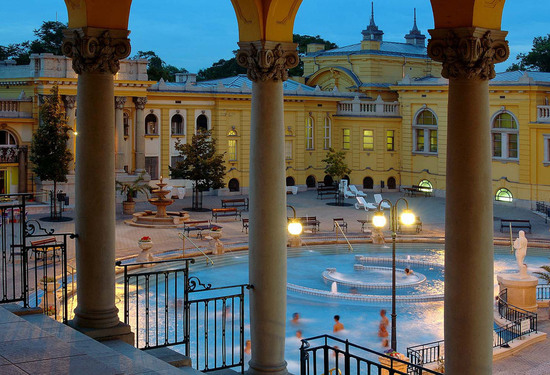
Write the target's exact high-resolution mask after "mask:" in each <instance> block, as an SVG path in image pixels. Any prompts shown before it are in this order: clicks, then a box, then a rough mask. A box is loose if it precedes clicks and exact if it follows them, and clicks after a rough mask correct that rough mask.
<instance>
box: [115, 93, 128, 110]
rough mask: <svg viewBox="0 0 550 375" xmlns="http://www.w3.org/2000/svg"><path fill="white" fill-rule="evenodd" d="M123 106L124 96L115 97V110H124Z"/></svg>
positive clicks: (124, 102)
mask: <svg viewBox="0 0 550 375" xmlns="http://www.w3.org/2000/svg"><path fill="white" fill-rule="evenodd" d="M124 104H126V97H125V96H115V108H116V109H124Z"/></svg>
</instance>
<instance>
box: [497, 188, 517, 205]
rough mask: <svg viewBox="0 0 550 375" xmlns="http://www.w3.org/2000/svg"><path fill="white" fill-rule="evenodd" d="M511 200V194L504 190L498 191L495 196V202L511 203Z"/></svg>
mask: <svg viewBox="0 0 550 375" xmlns="http://www.w3.org/2000/svg"><path fill="white" fill-rule="evenodd" d="M512 199H513V197H512V192H511V191H510V190H508V189H506V188H500V189H498V191H497V193H496V194H495V200H497V201H500V202H511V201H512Z"/></svg>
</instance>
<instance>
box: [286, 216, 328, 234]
mask: <svg viewBox="0 0 550 375" xmlns="http://www.w3.org/2000/svg"><path fill="white" fill-rule="evenodd" d="M296 219H297V220H299V221H300V223H301V224H302V227H304V228H311V231H312V232H313V233H315V232H317V231H319V226H320V225H321V222H320V221H319V220H317V216H302V217H297V218H296ZM288 220H289V221H290V220H294V218H290V217H289V218H288Z"/></svg>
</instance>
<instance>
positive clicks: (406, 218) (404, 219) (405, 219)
mask: <svg viewBox="0 0 550 375" xmlns="http://www.w3.org/2000/svg"><path fill="white" fill-rule="evenodd" d="M415 220H416V218H415V216H414V214H413V213H412V211H411V210H404V211H403V213H402V214H401V223H403V224H404V225H412V224H414V222H415Z"/></svg>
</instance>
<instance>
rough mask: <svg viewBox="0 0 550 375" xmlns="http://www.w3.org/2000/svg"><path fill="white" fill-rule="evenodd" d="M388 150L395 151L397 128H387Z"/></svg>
mask: <svg viewBox="0 0 550 375" xmlns="http://www.w3.org/2000/svg"><path fill="white" fill-rule="evenodd" d="M386 150H388V151H395V130H386Z"/></svg>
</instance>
